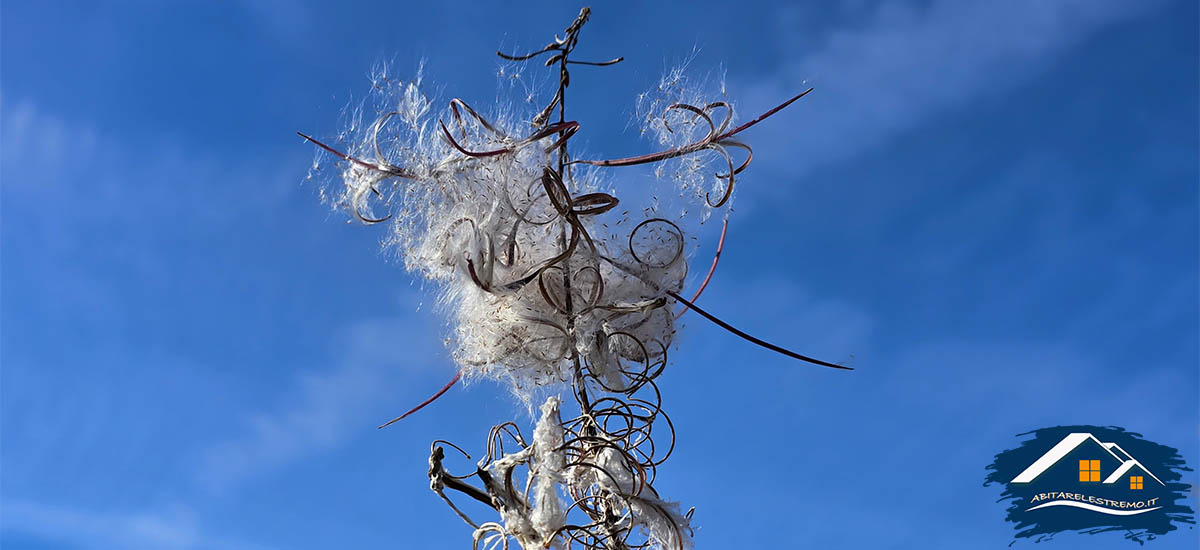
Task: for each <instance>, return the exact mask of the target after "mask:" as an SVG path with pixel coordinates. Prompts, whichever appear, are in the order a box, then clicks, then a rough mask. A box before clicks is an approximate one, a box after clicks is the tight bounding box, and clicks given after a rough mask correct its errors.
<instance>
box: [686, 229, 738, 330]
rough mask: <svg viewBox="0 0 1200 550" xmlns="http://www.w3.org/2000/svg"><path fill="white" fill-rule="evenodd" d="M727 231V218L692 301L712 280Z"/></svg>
mask: <svg viewBox="0 0 1200 550" xmlns="http://www.w3.org/2000/svg"><path fill="white" fill-rule="evenodd" d="M728 229H729V216H726V217H725V221H724V222H722V223H721V239H720V240H718V241H717V253H716V254H714V255H713V261H712V266H710V267H709V268H708V275H705V276H704V282H703V283H700V288H698V289H696V294H695V295H694V296H692V301H693V302H695V301H696V299H697V298H699V297H700V293H701V292H704V287H707V286H708V281H710V280H712V276H713V272H715V271H716V270H717V262H718V261H719V260H720V259H721V250H722V249H723V248H725V232H726V231H727V230H728ZM687 310H688V307H687V306H686V305H685V306H683V309H681V310H679V313H676V314H675V319H676V320H679V318H680V317H683V314H684V313H687Z"/></svg>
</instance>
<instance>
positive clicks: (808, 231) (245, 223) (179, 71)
mask: <svg viewBox="0 0 1200 550" xmlns="http://www.w3.org/2000/svg"><path fill="white" fill-rule="evenodd" d="M406 4H407V3H400V2H376V3H364V4H353V5H349V4H348V5H336V4H335V3H329V2H303V3H293V2H288V1H285V0H275V1H262V2H218V3H202V2H138V1H128V2H114V3H107V4H104V5H97V4H93V3H74V4H73V3H59V2H41V3H33V2H5V3H4V5H3V7H2V9H0V23H2V32H0V41H2V44H0V51H2V60H0V61H2V63H0V69H2V71H0V118H2V121H0V128H2V134H0V138H2V143H3V156H2V158H0V161H2V163H0V167H2V173H0V175H2V182H3V190H2V197H0V198H2V208H3V211H2V220H3V227H2V234H3V247H2V254H3V256H2V267H0V275H2V288H0V302H2V316H0V323H2V329H3V331H2V338H0V345H2V348H0V353H2V356H0V358H2V368H3V371H2V390H0V398H2V399H0V415H2V417H0V422H2V428H3V429H2V436H3V438H2V450H0V453H2V454H0V458H2V464H0V466H2V468H0V472H2V476H3V477H2V487H0V499H2V500H0V545H2V546H3V547H4V548H5V550H10V549H25V548H29V549H33V548H104V549H110V548H111V549H125V548H128V549H143V548H145V549H157V548H288V549H290V548H468V547H469V545H470V532H469V529H468V528H467V527H465V526H464V525H463V524H462V523H461V521H460V520H459V519H458V518H456V517H455V516H454V515H453V513H451V512H450V511H449V510H448V509H446V508H445V507H444V506H443V505H442V504H441V503H440V502H439V501H438V500H437V499H436V497H435V496H434V495H432V494H431V493H430V492H429V491H428V489H427V481H426V479H425V477H424V472H425V468H426V457H427V453H428V445H429V441H430V440H432V439H434V438H445V439H450V440H453V441H456V442H459V443H461V444H464V445H468V446H470V448H476V449H477V448H479V446H480V445H481V444H482V441H483V438H484V436H485V435H486V432H487V429H488V427H489V426H490V425H491V424H493V423H495V422H497V421H499V420H501V419H505V418H513V417H516V418H523V415H524V414H525V413H524V409H523V407H521V406H519V405H518V404H516V403H514V402H513V400H512V399H511V398H510V397H509V396H508V395H507V393H506V391H505V390H504V389H503V388H501V387H499V386H496V385H494V384H489V383H481V384H475V385H472V386H471V387H468V388H466V389H462V388H458V389H455V390H454V391H453V392H451V393H450V394H448V395H447V396H446V397H445V398H443V399H442V400H441V401H439V402H438V403H437V404H436V405H435V406H433V407H432V408H430V409H428V410H427V411H424V412H422V413H421V414H420V415H418V416H416V417H414V418H411V419H409V420H405V421H404V422H403V423H401V424H399V425H396V426H393V427H392V428H389V429H387V430H384V431H377V430H375V426H376V425H377V424H378V423H379V421H381V420H383V419H386V418H390V417H391V416H392V415H394V414H395V413H398V412H400V411H402V410H404V409H406V408H407V407H408V406H410V405H412V404H414V403H416V402H418V401H420V400H421V399H423V398H425V397H426V396H427V395H428V394H429V393H431V392H432V391H433V390H434V389H436V388H438V387H440V386H441V385H442V384H443V383H444V382H445V381H446V380H447V379H448V378H449V377H450V376H451V374H452V366H451V364H450V361H449V360H448V358H447V353H446V351H445V350H444V348H443V347H442V344H441V336H442V327H441V326H440V321H439V320H438V319H437V318H436V317H432V316H431V314H430V311H429V310H430V309H431V308H430V307H429V304H427V303H426V304H425V305H424V307H422V308H421V309H420V310H419V311H418V309H417V308H418V306H420V305H421V304H422V300H423V295H422V293H421V291H420V287H419V286H418V285H415V284H414V283H413V281H412V280H411V279H410V278H409V277H408V276H407V275H406V274H405V273H404V271H403V269H402V268H401V267H400V266H398V265H396V264H395V262H389V261H388V258H387V256H386V255H385V254H382V253H381V252H380V249H379V246H378V241H379V239H380V238H381V237H382V236H383V228H378V227H377V228H363V227H359V226H357V225H353V224H350V225H348V224H346V223H344V217H343V216H342V215H341V214H338V213H332V212H330V211H329V210H328V209H327V207H326V206H324V205H322V204H321V203H320V201H319V200H318V189H317V188H316V187H315V186H313V185H312V184H305V183H303V178H304V176H305V174H306V171H307V169H308V167H309V165H310V164H311V161H312V158H313V154H314V153H313V149H312V146H311V145H306V144H304V143H302V141H301V140H300V139H299V138H297V137H296V136H295V135H294V133H293V132H294V131H296V130H305V131H311V132H313V133H315V134H316V135H321V136H330V135H332V134H334V133H335V132H336V131H337V130H338V125H337V121H338V116H339V113H340V110H341V108H342V107H343V106H344V105H346V103H347V102H349V101H351V100H353V99H355V98H358V97H361V96H362V94H363V93H364V92H365V90H366V88H367V86H368V80H367V73H368V71H369V69H370V67H371V65H372V64H373V63H374V62H376V61H379V60H387V59H394V60H395V62H396V65H397V67H399V68H400V69H401V72H403V69H405V68H407V67H415V66H416V64H417V63H418V62H419V60H420V59H422V58H424V59H427V68H428V78H429V81H430V82H431V83H433V84H435V85H437V86H444V88H443V89H444V90H445V92H446V95H447V96H460V97H463V98H464V99H467V100H468V101H471V102H472V103H476V104H489V103H491V102H492V101H494V99H495V95H496V90H497V84H496V70H497V67H498V65H497V60H496V59H495V58H494V57H493V55H492V52H494V51H495V50H496V49H497V48H498V47H505V48H507V49H513V50H516V49H520V48H525V47H529V46H539V45H541V44H543V43H544V42H545V41H546V40H547V39H548V38H549V36H550V35H551V34H552V33H554V32H556V31H561V29H562V28H563V27H564V26H565V25H566V24H567V23H568V22H569V21H570V20H571V19H572V18H573V17H574V15H575V13H576V12H577V11H578V8H579V6H578V5H577V4H573V3H571V4H564V5H559V4H557V3H547V4H542V5H540V6H537V7H530V8H528V9H518V8H516V7H503V6H500V3H486V4H484V3H481V4H478V5H463V4H455V5H454V6H447V7H442V8H435V7H432V5H426V4H421V5H406ZM689 5H690V6H693V7H690V8H681V7H678V6H674V7H672V6H666V5H662V6H659V5H657V4H655V5H654V6H647V7H639V8H632V7H625V6H622V7H618V6H611V7H610V6H596V8H595V10H594V15H593V19H592V22H591V23H589V24H588V26H587V27H586V28H585V30H584V32H583V35H582V40H583V41H582V46H581V47H580V49H579V55H581V56H587V57H592V58H597V59H599V58H607V57H611V56H615V55H624V56H626V57H627V61H626V62H625V63H623V64H622V65H620V66H618V67H614V68H610V69H606V70H603V71H583V70H580V71H577V74H576V75H575V78H574V79H573V83H572V87H571V94H572V95H571V101H572V105H571V107H572V109H574V117H573V118H577V119H578V120H580V121H581V122H582V124H583V127H582V131H581V133H580V134H578V135H577V137H576V138H575V141H577V142H579V143H584V142H586V143H587V146H588V147H589V148H590V149H592V150H597V151H604V152H606V153H607V154H611V155H626V154H634V153H638V152H643V151H646V150H647V149H648V147H649V146H650V145H649V144H648V143H646V142H645V141H643V140H641V139H639V138H638V137H637V136H636V132H633V131H630V130H627V125H628V121H629V119H630V116H631V111H632V109H633V100H634V97H635V95H636V94H637V93H638V92H639V91H641V90H643V89H646V88H648V87H649V86H651V85H652V84H653V83H654V82H655V81H656V79H657V78H658V76H659V75H660V74H661V72H662V70H663V68H664V67H665V66H668V65H670V64H671V62H672V61H673V60H677V59H681V58H684V57H686V56H688V55H689V54H690V53H691V52H692V50H693V48H694V47H695V48H697V49H698V51H697V53H696V55H695V59H694V61H693V68H695V69H696V70H697V71H699V72H704V71H709V70H719V69H720V67H721V66H724V67H725V68H726V69H727V73H726V74H727V80H728V88H729V93H730V95H731V96H732V97H733V98H735V99H738V100H739V107H740V111H741V113H742V114H743V115H744V116H746V117H749V116H753V115H754V114H756V113H758V112H761V111H763V110H765V109H767V108H769V107H770V106H772V105H774V104H775V103H777V102H778V101H779V100H781V99H783V98H785V97H789V96H790V95H791V94H793V93H794V92H795V91H796V90H799V89H801V88H802V87H807V86H809V85H812V86H815V87H816V88H817V90H816V91H815V92H814V93H813V94H811V95H810V96H809V97H806V98H805V99H804V100H802V101H801V102H800V103H797V104H796V105H794V106H793V107H791V108H789V109H787V110H786V111H784V112H782V113H780V114H779V115H778V116H777V117H775V118H773V119H771V120H770V121H769V122H768V123H766V124H763V125H760V126H759V127H756V128H755V129H753V130H752V131H750V132H747V134H746V136H745V137H746V139H747V140H750V141H751V142H753V143H754V144H755V145H756V160H755V163H754V164H753V166H752V167H751V168H750V170H749V171H748V172H747V173H746V174H745V177H744V178H743V180H742V184H741V185H742V186H741V187H740V191H739V196H738V199H737V203H736V212H735V213H734V217H733V220H732V222H731V228H730V234H729V240H728V243H727V250H726V253H725V256H724V257H723V259H722V265H721V267H720V268H719V269H718V271H717V276H716V279H715V281H714V283H713V285H712V286H711V287H710V289H709V291H708V292H707V293H706V295H705V297H704V298H703V300H702V302H703V303H704V304H705V305H707V306H709V307H710V308H711V309H712V310H713V311H716V312H718V313H720V314H721V315H722V316H724V317H725V318H727V319H728V320H730V321H731V322H733V323H734V324H735V325H738V326H740V327H741V328H744V329H746V330H748V331H750V332H753V333H755V334H758V335H760V336H762V337H764V338H766V339H768V340H771V341H776V342H780V343H785V344H787V345H789V346H791V347H794V348H796V349H798V350H800V351H802V352H804V353H806V354H811V355H815V356H819V357H825V358H831V359H834V360H844V359H846V358H848V357H850V356H851V355H852V356H853V358H854V359H853V364H854V365H855V366H856V367H857V368H858V370H857V371H855V372H853V373H843V372H834V371H829V370H824V369H816V368H811V367H806V366H804V365H802V364H799V363H796V362H794V361H791V360H788V359H786V358H784V357H781V356H778V355H774V354H772V353H770V352H767V351H765V350H761V349H758V348H754V347H750V346H748V345H747V344H745V343H744V342H741V341H739V340H737V339H735V338H733V337H732V336H730V335H728V334H726V333H724V332H722V331H721V330H720V329H718V328H716V327H713V326H711V325H709V324H707V323H705V322H703V321H702V320H700V319H698V318H690V319H689V321H688V323H687V325H686V327H685V329H684V333H683V336H682V337H681V338H680V339H679V341H678V343H679V348H678V350H677V351H676V352H675V353H674V355H673V358H674V360H673V364H672V365H671V367H670V368H669V369H668V371H667V373H666V374H665V375H664V378H663V379H662V387H663V391H664V392H665V394H666V399H667V401H666V403H667V406H668V410H669V411H670V412H671V414H672V418H673V419H674V421H675V427H676V429H677V431H678V436H679V440H678V446H677V449H676V455H675V456H674V457H673V458H672V460H671V461H670V462H669V463H668V464H667V466H666V467H664V468H663V469H662V471H661V475H660V481H659V483H658V486H659V489H660V491H661V492H662V493H663V494H664V496H666V497H668V498H672V499H677V500H681V501H683V502H684V503H685V506H695V507H696V509H697V511H696V524H697V525H698V526H699V529H698V530H697V532H696V538H697V541H698V544H699V546H698V547H699V548H794V547H806V546H807V547H816V548H826V547H831V548H915V547H919V548H964V547H972V548H975V547H978V548H1002V547H1004V546H1006V545H1007V544H1008V543H1009V541H1010V540H1011V536H1012V534H1013V530H1012V527H1011V526H1010V525H1008V524H1007V523H1005V522H1004V519H1003V518H1004V505H1003V504H1001V503H998V502H996V500H997V499H998V498H999V493H1000V488H998V487H996V486H991V487H984V486H983V479H984V477H985V475H986V471H985V467H986V466H987V465H988V464H989V463H990V461H991V458H992V456H993V455H994V454H995V453H997V452H999V451H1001V450H1003V449H1007V448H1011V447H1013V446H1014V445H1015V444H1016V443H1017V438H1016V434H1018V433H1021V432H1027V431H1029V430H1033V429H1037V428H1041V427H1045V426H1052V425H1058V424H1095V425H1119V426H1123V427H1125V428H1128V429H1129V430H1131V431H1135V432H1139V433H1142V434H1144V436H1145V437H1146V438H1147V439H1149V440H1151V441H1155V442H1158V443H1161V444H1164V445H1168V446H1171V447H1175V448H1178V449H1179V450H1180V452H1181V453H1182V454H1183V456H1184V457H1185V458H1186V459H1187V460H1188V461H1189V463H1190V464H1191V465H1192V467H1193V468H1195V467H1196V466H1197V465H1198V464H1200V445H1198V443H1200V437H1198V436H1200V403H1198V401H1200V397H1198V395H1200V388H1198V368H1197V367H1198V363H1200V348H1198V346H1200V336H1198V335H1200V322H1198V317H1200V315H1198V313H1200V312H1198V307H1200V306H1198V303H1200V295H1198V288H1200V258H1198V250H1200V244H1198V235H1200V225H1198V218H1200V206H1198V196H1197V195H1198V193H1197V191H1198V185H1197V181H1198V178H1200V168H1198V164H1197V162H1198V161H1197V151H1198V150H1200V140H1198V133H1200V132H1198V131H1200V126H1198V122H1197V118H1198V110H1197V104H1198V89H1197V86H1198V82H1200V73H1198V69H1197V66H1198V64H1197V52H1198V50H1200V43H1198V38H1197V20H1198V17H1200V14H1198V13H1197V5H1196V3H1195V2H1187V1H1177V2H1167V1H1140V2H1129V1H1117V0H1103V1H1102V0H1086V1H1085V0H1059V1H1036V0H1015V1H1010V2H986V3H985V2H958V1H951V0H924V1H919V2H901V3H880V2H873V1H852V2H843V3H837V4H832V3H829V4H826V3H820V4H816V3H813V4H808V5H807V7H804V6H792V7H785V6H781V5H772V4H766V3H757V2H738V3H736V4H729V3H723V2H711V3H707V4H697V3H690V4H689ZM818 6H819V7H818ZM531 74H532V73H531ZM614 175H616V176H618V177H622V178H628V179H629V183H628V185H631V186H637V185H646V184H647V180H645V179H642V175H641V174H640V173H637V172H629V173H624V174H614ZM704 253H705V252H703V251H702V252H701V254H702V255H703V254H704ZM699 261H700V262H702V263H703V262H704V261H706V260H703V259H702V260H699ZM718 403H720V404H719V406H718ZM1189 475H1190V478H1185V481H1187V482H1189V483H1192V484H1193V487H1194V486H1195V483H1196V480H1197V478H1196V475H1195V473H1194V472H1193V473H1191V474H1189ZM1192 498H1193V505H1192V507H1193V508H1194V509H1195V508H1197V506H1196V505H1195V500H1194V499H1195V492H1193V497H1192ZM1028 544H1029V543H1027V542H1022V543H1019V544H1018V545H1019V546H1022V545H1028ZM1130 544H1131V543H1129V542H1127V541H1124V540H1122V537H1121V535H1120V534H1119V533H1106V534H1102V535H1095V536H1089V535H1070V534H1068V535H1062V536H1059V537H1057V538H1056V540H1054V541H1053V542H1049V543H1042V545H1043V546H1044V547H1046V548H1077V547H1081V546H1084V545H1087V546H1088V547H1089V548H1127V547H1130ZM1196 544H1197V531H1196V530H1195V529H1194V528H1192V529H1188V528H1184V529H1183V530H1182V531H1178V532H1175V533H1171V534H1170V535H1167V536H1166V537H1163V538H1162V539H1160V540H1157V541H1155V542H1153V543H1152V544H1151V545H1150V546H1152V547H1154V548H1189V549H1192V548H1195V547H1196ZM1038 547H1039V548H1040V547H1042V546H1038Z"/></svg>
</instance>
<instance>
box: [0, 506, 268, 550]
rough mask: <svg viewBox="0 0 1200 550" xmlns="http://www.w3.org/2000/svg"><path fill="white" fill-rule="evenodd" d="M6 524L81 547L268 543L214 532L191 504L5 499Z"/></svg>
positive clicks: (240, 547) (235, 548)
mask: <svg viewBox="0 0 1200 550" xmlns="http://www.w3.org/2000/svg"><path fill="white" fill-rule="evenodd" d="M2 525H3V529H4V531H6V532H9V533H20V534H22V535H25V536H33V537H38V538H39V539H42V540H44V541H46V542H50V543H69V544H70V545H71V546H72V547H78V548H97V549H100V548H157V549H162V550H170V549H188V548H227V549H230V550H254V549H262V548H267V547H265V546H262V545H260V544H257V543H253V542H249V541H245V540H239V539H231V538H225V537H217V536H213V535H212V534H211V533H208V532H206V531H204V529H203V528H202V526H201V525H200V524H199V523H198V521H197V519H196V517H195V514H194V513H192V512H191V511H190V510H189V509H187V508H185V507H176V508H174V509H171V510H166V511H155V512H144V511H140V512H129V511H127V512H118V511H112V510H107V511H98V510H85V509H80V508H75V507H70V506H58V505H51V504H45V503H41V502H37V501H32V500H24V499H19V498H11V497H6V498H5V499H4V515H3V522H2Z"/></svg>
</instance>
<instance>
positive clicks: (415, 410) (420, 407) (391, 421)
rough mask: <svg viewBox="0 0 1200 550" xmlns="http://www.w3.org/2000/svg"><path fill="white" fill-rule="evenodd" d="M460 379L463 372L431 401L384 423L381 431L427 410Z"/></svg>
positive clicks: (451, 380)
mask: <svg viewBox="0 0 1200 550" xmlns="http://www.w3.org/2000/svg"><path fill="white" fill-rule="evenodd" d="M460 378H462V371H459V372H458V373H456V374H455V375H454V378H451V379H450V381H449V382H447V383H446V385H445V386H443V387H442V389H440V390H438V392H437V393H435V394H433V396H432V397H430V398H429V399H426V400H424V401H422V402H421V404H420V405H417V406H416V407H413V408H412V410H410V411H408V412H406V413H404V414H402V415H400V416H397V417H396V418H393V419H391V420H389V421H387V422H386V423H384V424H383V425H382V426H380V427H379V429H383V428H386V427H388V426H391V425H392V424H395V423H397V422H399V421H401V420H404V419H405V418H406V417H408V416H409V415H411V414H413V413H415V412H417V411H419V410H421V409H423V408H425V406H426V405H428V404H430V403H433V402H434V401H436V400H437V398H439V397H441V396H442V395H443V394H445V393H446V392H448V391H450V388H453V387H454V384H455V383H456V382H458V380H459V379H460Z"/></svg>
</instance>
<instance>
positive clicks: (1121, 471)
mask: <svg viewBox="0 0 1200 550" xmlns="http://www.w3.org/2000/svg"><path fill="white" fill-rule="evenodd" d="M1125 454H1129V453H1125ZM1134 466H1137V467H1138V468H1141V469H1142V471H1143V472H1146V473H1147V474H1149V475H1150V477H1152V478H1154V481H1157V482H1158V484H1159V485H1162V486H1164V487H1165V486H1166V485H1167V484H1166V483H1163V481H1162V480H1161V479H1158V476H1156V475H1154V472H1151V471H1150V470H1147V469H1146V467H1145V466H1142V463H1141V462H1138V461H1137V459H1135V458H1130V459H1129V460H1127V461H1125V463H1124V464H1122V465H1121V467H1120V468H1117V469H1116V471H1114V472H1113V473H1112V475H1110V476H1108V479H1105V480H1104V482H1105V483H1116V482H1117V480H1119V479H1121V476H1123V475H1125V473H1126V472H1128V471H1129V470H1131V469H1132V468H1133V467H1134Z"/></svg>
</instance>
